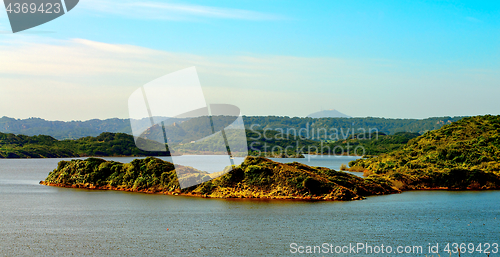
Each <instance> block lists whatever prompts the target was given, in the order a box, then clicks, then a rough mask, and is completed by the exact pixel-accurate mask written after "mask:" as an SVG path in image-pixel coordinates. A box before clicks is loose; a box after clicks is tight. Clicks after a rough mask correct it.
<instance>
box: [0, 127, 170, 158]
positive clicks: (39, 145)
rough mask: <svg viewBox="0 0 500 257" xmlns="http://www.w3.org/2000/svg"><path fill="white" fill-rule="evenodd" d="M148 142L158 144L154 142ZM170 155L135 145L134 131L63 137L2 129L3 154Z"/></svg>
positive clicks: (68, 155)
mask: <svg viewBox="0 0 500 257" xmlns="http://www.w3.org/2000/svg"><path fill="white" fill-rule="evenodd" d="M144 142H145V141H144ZM146 143H148V144H152V145H154V146H156V145H157V143H155V142H146ZM167 155H169V153H168V152H161V151H157V152H146V151H142V150H140V149H139V148H137V147H136V146H135V142H134V138H133V137H132V136H131V135H127V134H123V133H102V134H101V135H99V136H97V137H84V138H80V139H77V140H61V141H59V140H56V139H55V138H53V137H50V136H43V135H41V136H31V137H30V136H24V135H14V134H4V133H0V158H62V157H81V156H167Z"/></svg>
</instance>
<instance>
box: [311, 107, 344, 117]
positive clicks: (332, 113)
mask: <svg viewBox="0 0 500 257" xmlns="http://www.w3.org/2000/svg"><path fill="white" fill-rule="evenodd" d="M307 117H309V118H351V116H349V115H346V114H343V113H341V112H339V111H337V110H335V109H330V110H323V111H319V112H315V113H311V114H309V115H307Z"/></svg>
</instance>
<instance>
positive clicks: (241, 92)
mask: <svg viewBox="0 0 500 257" xmlns="http://www.w3.org/2000/svg"><path fill="white" fill-rule="evenodd" d="M9 30H10V27H9V24H8V19H7V16H6V14H5V12H3V13H1V14H0V31H2V32H1V34H0V56H1V57H0V116H3V115H5V116H10V117H16V118H26V117H33V116H35V117H42V118H46V119H58V120H85V119H91V118H111V117H120V118H126V117H127V113H128V112H127V98H128V96H129V95H130V94H131V93H132V92H133V91H134V90H135V89H136V88H138V87H140V86H141V85H143V84H145V83H147V82H148V81H151V80H153V79H155V78H157V77H160V76H163V75H165V74H168V73H170V72H174V71H176V70H179V69H182V68H187V67H190V66H196V67H197V69H198V72H199V76H200V81H201V84H202V86H203V87H204V93H205V95H206V98H207V101H208V102H212V103H232V104H236V105H238V106H239V107H240V108H241V110H242V112H243V113H244V114H246V115H286V116H305V115H307V114H309V113H312V112H315V111H319V110H320V109H321V108H323V109H333V108H334V109H337V110H339V111H341V112H344V113H346V114H348V115H351V116H358V117H366V116H376V117H387V118H425V117H431V116H461V115H478V114H487V113H491V114H500V105H498V104H497V97H498V96H499V95H500V2H498V1H255V0H254V1H129V0H125V1H110V0H104V1H99V0H81V1H80V3H79V4H78V5H77V6H76V7H75V9H73V10H72V11H71V12H69V13H68V14H66V15H65V16H62V17H60V18H58V19H56V20H54V21H52V22H49V23H46V24H44V25H41V26H39V27H36V28H33V29H31V30H28V31H25V32H20V33H16V34H12V33H9ZM2 55H3V56H2Z"/></svg>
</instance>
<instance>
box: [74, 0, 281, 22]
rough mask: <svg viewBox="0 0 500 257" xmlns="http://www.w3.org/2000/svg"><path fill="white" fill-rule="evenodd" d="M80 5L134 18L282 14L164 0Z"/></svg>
mask: <svg viewBox="0 0 500 257" xmlns="http://www.w3.org/2000/svg"><path fill="white" fill-rule="evenodd" d="M79 8H84V9H87V10H91V11H95V12H100V13H109V14H115V15H120V16H125V17H130V18H137V19H158V20H197V19H200V18H217V19H238V20H279V19H285V17H284V16H282V15H277V14H269V13H263V12H257V11H250V10H242V9H234V8H221V7H211V6H204V5H193V4H178V3H163V2H152V1H144V2H143V1H133V0H124V1H110V0H86V1H81V2H80V6H79Z"/></svg>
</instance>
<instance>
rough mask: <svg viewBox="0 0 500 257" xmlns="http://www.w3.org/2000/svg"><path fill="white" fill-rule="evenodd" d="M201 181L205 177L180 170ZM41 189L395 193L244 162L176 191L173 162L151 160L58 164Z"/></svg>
mask: <svg viewBox="0 0 500 257" xmlns="http://www.w3.org/2000/svg"><path fill="white" fill-rule="evenodd" d="M182 172H183V173H188V174H192V177H197V178H198V179H199V180H200V181H203V180H206V179H210V178H209V176H210V174H207V173H204V172H200V171H197V170H195V169H193V168H189V167H184V168H183V171H182ZM40 183H41V184H44V185H51V186H62V187H75V188H91V189H111V190H124V191H135V192H148V193H164V194H185V195H195V196H203V197H215V198H221V197H222V198H273V199H314V200H357V199H362V198H363V197H365V196H369V195H376V194H388V193H392V192H396V190H395V189H393V188H391V187H390V186H389V185H388V184H387V183H375V182H373V181H372V180H371V179H362V178H359V177H357V176H354V175H351V174H348V173H344V172H338V171H335V170H331V169H327V168H320V167H309V166H306V165H303V164H300V163H291V164H282V163H278V162H274V161H271V160H269V159H265V158H262V157H247V158H246V159H245V161H244V162H243V163H242V164H241V165H240V166H238V167H235V168H234V169H233V170H232V171H230V172H228V173H226V174H225V175H222V176H220V177H218V178H215V179H213V180H210V181H207V182H204V183H201V184H199V185H197V186H193V187H190V188H186V189H183V190H180V189H179V182H178V181H177V174H176V172H175V170H174V166H173V164H172V163H169V162H165V161H162V160H160V159H157V158H154V157H148V158H145V159H142V160H134V161H132V162H131V163H127V164H122V163H118V162H113V161H105V160H102V159H97V158H88V159H87V160H72V161H61V162H59V164H58V167H57V169H55V170H54V171H52V172H50V173H49V175H48V177H47V178H46V180H45V181H41V182H40Z"/></svg>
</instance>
